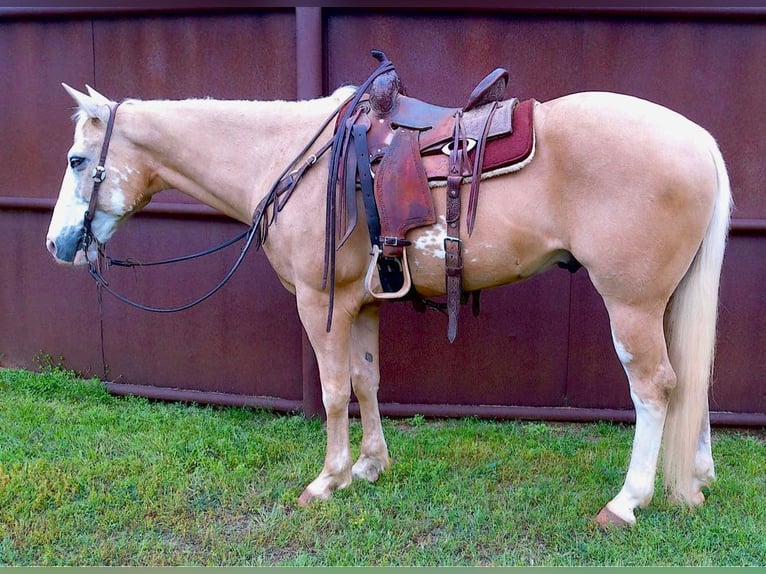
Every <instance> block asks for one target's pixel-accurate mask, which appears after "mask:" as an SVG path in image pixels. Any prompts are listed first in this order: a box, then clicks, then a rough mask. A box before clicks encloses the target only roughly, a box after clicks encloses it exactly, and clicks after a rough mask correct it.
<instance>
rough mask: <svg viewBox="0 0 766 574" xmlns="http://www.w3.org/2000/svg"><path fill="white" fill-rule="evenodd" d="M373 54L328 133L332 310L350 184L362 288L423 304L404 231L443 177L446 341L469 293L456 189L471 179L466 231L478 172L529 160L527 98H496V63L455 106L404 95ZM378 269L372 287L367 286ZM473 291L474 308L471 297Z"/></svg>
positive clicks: (425, 214)
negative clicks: (364, 237) (370, 67)
mask: <svg viewBox="0 0 766 574" xmlns="http://www.w3.org/2000/svg"><path fill="white" fill-rule="evenodd" d="M372 55H373V56H374V57H375V58H376V59H377V60H378V61H379V62H380V65H379V67H378V69H377V70H376V71H375V72H374V73H373V74H372V75H371V76H370V78H369V79H368V80H367V81H366V82H365V83H364V84H363V85H362V86H360V87H359V88H358V89H357V91H356V93H355V95H354V97H352V98H351V99H350V100H349V102H348V103H347V104H346V105H345V107H344V108H343V109H342V110H341V112H340V114H339V118H338V120H337V123H336V132H335V136H334V140H333V148H332V155H331V160H330V161H331V168H330V177H329V181H328V204H327V207H328V211H327V226H328V228H327V244H326V245H325V281H327V278H328V272H329V274H330V281H331V286H330V288H331V303H330V305H331V306H330V316H331V314H332V287H333V285H332V284H333V283H334V260H335V257H334V252H335V250H336V249H337V248H339V247H340V246H341V245H343V243H344V242H345V241H346V239H347V238H348V237H349V235H350V234H351V232H352V231H353V230H354V228H355V227H356V224H357V220H358V216H357V209H356V206H357V202H356V192H357V189H359V190H360V191H361V194H362V198H363V203H364V208H365V215H366V220H367V227H368V230H369V235H370V243H371V245H372V252H371V259H370V265H369V268H368V270H367V275H366V278H365V284H366V287H367V289H368V291H369V292H370V293H371V294H372V295H373V296H374V297H375V298H377V299H387V300H390V299H404V298H412V299H413V302H418V301H420V302H421V304H420V307H421V308H425V307H424V305H423V304H422V299H419V298H418V297H417V296H416V294H415V293H414V290H413V288H412V281H411V277H410V270H409V266H408V263H407V251H406V249H405V247H407V246H408V245H410V242H409V241H408V240H407V239H406V238H405V236H406V234H407V232H408V231H409V230H411V229H414V228H417V227H420V226H426V225H433V224H435V223H436V213H435V210H434V205H433V198H432V195H431V187H437V186H444V185H445V184H446V198H447V199H446V226H447V236H446V237H445V239H444V251H445V272H446V294H447V297H446V298H447V302H446V310H447V316H448V320H449V322H448V329H447V337H448V339H449V341H450V342H453V341H454V340H455V337H456V336H457V316H458V311H459V306H460V303H461V302H465V301H466V300H467V294H466V293H464V292H463V289H462V281H461V275H462V269H463V263H462V252H461V247H462V243H461V239H460V212H461V193H460V191H461V187H462V185H463V183H464V182H465V183H467V182H468V181H470V188H469V191H468V206H467V218H466V226H467V232H468V234H469V235H470V234H471V233H472V231H473V228H474V224H475V220H476V206H477V203H478V197H479V183H480V181H481V176H482V174H486V173H487V172H489V171H492V170H497V169H502V168H505V167H507V166H509V165H513V164H518V163H519V162H521V161H522V160H525V159H531V154H532V151H533V134H532V131H533V130H532V111H533V107H534V101H533V100H527V101H525V102H522V103H519V101H518V100H517V99H516V98H511V99H505V100H503V97H504V95H505V91H506V86H507V83H508V77H509V74H508V72H507V71H506V70H505V69H503V68H497V69H495V70H493V71H492V72H491V73H490V74H489V75H487V76H486V77H485V78H484V79H483V80H482V81H481V82H479V84H478V85H477V86H476V88H475V89H474V90H473V91H472V92H471V95H470V96H469V97H468V101H467V102H466V104H465V105H464V106H463V107H462V108H446V107H441V106H436V105H433V104H429V103H426V102H423V101H421V100H418V99H415V98H411V97H408V96H407V95H406V93H405V90H404V89H403V87H402V83H401V80H400V79H399V76H398V74H397V73H396V70H395V69H394V67H393V64H392V63H391V61H390V60H389V59H388V58H387V57H386V55H385V54H384V53H383V52H380V51H373V52H372ZM514 128H515V129H514ZM376 276H377V278H378V281H379V283H380V285H381V289H380V290H378V291H376V290H375V289H374V287H373V285H374V283H375V281H374V278H375V277H376ZM474 295H475V298H474V312H475V313H476V312H478V297H476V295H478V294H477V293H476V294H474ZM416 307H418V305H417V304H416ZM329 326H330V318H328V329H329Z"/></svg>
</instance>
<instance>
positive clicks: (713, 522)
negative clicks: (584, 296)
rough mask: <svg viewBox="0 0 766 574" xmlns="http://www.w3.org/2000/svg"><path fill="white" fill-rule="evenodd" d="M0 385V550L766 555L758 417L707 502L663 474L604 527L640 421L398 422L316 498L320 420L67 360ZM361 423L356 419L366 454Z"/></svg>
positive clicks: (57, 557)
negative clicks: (602, 515)
mask: <svg viewBox="0 0 766 574" xmlns="http://www.w3.org/2000/svg"><path fill="white" fill-rule="evenodd" d="M0 391H1V392H2V400H1V401H0V425H2V431H3V439H2V440H1V441H0V564H5V565H26V566H40V565H140V566H160V565H210V566H221V565H228V566H244V565H283V566H308V565H313V566H318V565H370V566H415V565H418V566H433V565H465V566H476V565H493V566H500V565H510V566H528V565H538V566H616V565H623V566H629V565H630V566H643V565H678V566H702V565H705V566H756V565H758V566H763V565H764V564H766V432H765V431H764V430H763V429H760V430H757V431H753V430H749V431H747V432H745V431H737V430H732V429H720V428H716V429H714V432H713V454H714V456H715V458H716V462H717V473H718V480H717V481H716V482H715V483H714V484H713V485H712V486H711V487H710V489H709V491H708V492H707V495H708V502H707V504H706V505H705V506H704V507H702V508H700V509H697V510H696V511H688V510H685V509H683V508H680V507H677V506H674V505H670V504H668V503H667V502H666V501H665V500H664V497H663V495H662V488H661V485H660V484H659V481H658V486H657V495H656V496H655V499H654V501H653V503H652V504H651V506H650V507H649V508H647V509H644V510H640V511H638V513H637V517H638V525H637V526H635V527H633V528H631V529H627V530H617V529H609V530H607V531H602V530H600V529H599V528H598V527H597V526H596V525H595V523H594V521H593V519H592V517H593V515H595V513H596V512H597V511H598V510H599V509H600V508H601V506H603V504H604V503H605V502H607V501H608V500H609V498H611V496H613V495H614V494H615V493H616V492H617V491H618V490H619V488H620V486H621V484H622V480H623V478H624V474H625V469H626V466H627V460H628V455H629V451H630V444H631V439H632V431H633V429H632V427H631V426H628V425H617V424H607V423H592V424H546V423H535V422H515V421H512V422H497V421H481V420H477V419H460V420H436V421H433V420H427V419H424V418H423V417H419V416H418V417H413V418H409V419H403V420H395V419H385V420H384V423H383V424H384V429H385V431H386V436H387V439H388V443H389V448H390V451H391V456H392V460H393V463H394V465H393V467H392V469H391V470H390V471H388V472H387V473H385V474H383V475H382V476H381V478H380V480H379V481H378V483H377V484H374V485H371V484H367V483H364V482H357V481H355V482H354V483H353V484H352V485H351V486H350V487H349V488H348V489H346V490H343V491H340V492H338V493H336V494H335V495H334V496H333V497H332V498H331V499H330V500H329V501H327V502H320V503H318V504H314V505H313V506H311V507H310V508H307V509H303V508H298V507H297V506H296V500H297V498H298V496H299V495H300V493H301V491H302V489H303V487H304V486H305V485H306V484H307V483H308V482H309V481H310V480H312V479H313V478H314V477H315V476H316V474H318V472H319V470H320V468H321V464H322V460H323V457H324V441H325V439H324V431H323V428H322V423H321V422H320V421H318V420H305V419H304V418H303V417H302V416H300V415H285V414H276V413H271V412H268V411H264V410H254V409H245V408H215V407H209V406H195V405H188V404H178V403H162V402H152V401H148V400H146V399H141V398H137V397H115V396H111V395H109V394H108V393H107V392H106V391H105V389H104V387H103V385H102V384H101V383H100V382H99V381H98V380H95V379H93V380H81V379H79V378H77V377H76V376H74V375H73V374H71V373H69V372H66V371H64V370H61V369H56V368H49V369H46V370H45V371H44V372H42V373H31V372H28V371H17V370H0ZM360 436H361V425H360V424H359V422H358V421H357V420H352V428H351V437H352V448H353V449H354V452H357V449H358V444H359V440H360Z"/></svg>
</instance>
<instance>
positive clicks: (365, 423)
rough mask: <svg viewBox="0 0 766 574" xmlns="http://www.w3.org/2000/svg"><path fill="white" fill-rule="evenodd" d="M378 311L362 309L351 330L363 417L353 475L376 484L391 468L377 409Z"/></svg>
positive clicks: (370, 307) (356, 387) (376, 307)
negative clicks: (359, 446)
mask: <svg viewBox="0 0 766 574" xmlns="http://www.w3.org/2000/svg"><path fill="white" fill-rule="evenodd" d="M378 311H379V305H376V304H373V305H368V306H366V307H363V308H362V310H361V311H360V313H359V315H358V316H357V318H356V320H355V321H354V323H353V325H352V326H351V382H352V384H353V385H354V393H355V394H356V398H357V399H358V400H359V414H360V416H361V417H362V448H361V452H360V454H359V459H358V460H357V461H356V463H355V464H354V466H353V469H352V473H353V475H354V477H355V478H363V479H365V480H369V481H370V482H375V481H376V480H378V476H380V473H381V472H383V471H384V470H386V469H387V468H388V467H389V466H390V464H391V462H390V460H389V458H388V446H387V445H386V439H385V437H384V436H383V426H382V425H381V423H380V409H379V407H378V385H379V383H380V356H379V352H378V348H379V344H378V341H379V339H380V320H379V312H378Z"/></svg>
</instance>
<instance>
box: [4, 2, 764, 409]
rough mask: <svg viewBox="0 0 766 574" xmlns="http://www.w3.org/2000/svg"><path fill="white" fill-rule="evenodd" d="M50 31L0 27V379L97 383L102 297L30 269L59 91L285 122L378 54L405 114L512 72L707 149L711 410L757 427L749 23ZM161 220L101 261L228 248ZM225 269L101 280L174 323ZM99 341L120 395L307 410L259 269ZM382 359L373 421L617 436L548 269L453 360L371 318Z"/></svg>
mask: <svg viewBox="0 0 766 574" xmlns="http://www.w3.org/2000/svg"><path fill="white" fill-rule="evenodd" d="M52 10H54V11H55V9H52ZM56 14H57V16H58V18H57V19H54V18H51V17H46V14H45V10H37V11H34V13H32V12H30V13H28V14H25V13H22V12H14V13H13V14H11V17H8V14H4V13H3V12H2V10H0V54H1V55H3V57H0V89H1V90H2V92H3V94H4V98H3V101H2V102H0V118H2V120H0V121H2V132H3V134H4V135H5V136H6V137H7V138H8V139H9V140H10V141H13V142H14V143H15V145H14V146H8V147H7V149H6V151H5V153H4V154H2V156H0V245H2V247H0V256H1V257H2V259H3V261H4V264H3V267H2V268H1V272H2V283H1V284H0V305H1V306H2V307H1V308H3V314H2V316H0V364H14V365H23V366H34V362H35V359H34V356H35V355H38V354H40V353H41V352H42V353H49V354H50V355H52V356H53V358H54V360H55V359H57V358H58V357H59V356H63V357H64V358H65V359H66V364H67V366H70V367H72V368H77V369H80V370H83V371H85V372H86V374H101V369H102V364H101V346H100V344H101V341H100V335H99V324H100V323H99V315H98V306H97V301H96V293H95V287H94V286H93V285H92V283H91V282H90V279H89V278H88V277H87V275H86V274H85V273H84V272H75V271H72V270H71V269H65V268H62V267H57V266H55V265H53V264H52V262H51V261H50V258H49V256H48V254H47V253H46V252H45V249H44V246H43V238H44V233H45V227H46V226H47V222H48V218H49V214H50V212H49V208H50V206H51V205H52V202H51V200H52V198H53V197H54V196H55V193H56V190H57V189H58V186H59V183H60V180H61V173H62V170H63V168H64V162H63V157H64V153H65V152H66V149H67V148H68V147H69V145H70V142H71V135H72V125H71V122H70V120H69V118H68V115H69V114H68V113H67V110H69V109H70V108H71V105H72V103H71V101H70V100H69V98H68V96H67V95H66V94H65V93H64V91H63V90H62V89H61V87H60V82H61V81H66V82H67V83H70V84H71V85H73V86H75V87H80V88H82V86H83V84H85V83H86V82H87V83H89V84H90V85H93V86H95V87H96V88H98V89H99V90H101V91H103V92H104V93H105V94H106V95H108V96H111V97H113V98H123V97H139V98H144V99H147V98H185V97H207V96H210V97H216V98H230V99H237V98H253V99H271V98H286V99H294V98H296V97H311V96H312V95H315V94H317V93H318V91H319V90H320V89H321V86H320V83H321V82H320V80H321V79H322V78H323V83H324V86H323V88H324V92H325V93H329V92H330V91H332V90H333V89H334V88H336V87H337V86H339V85H341V84H344V83H359V82H361V81H363V80H364V79H366V78H367V76H368V75H369V73H370V71H371V70H372V69H373V68H374V67H375V62H374V60H373V59H372V58H371V57H370V56H369V50H370V49H373V48H378V49H383V50H385V51H386V53H387V54H388V56H389V57H390V58H391V59H392V60H393V61H394V63H395V64H396V67H397V70H398V71H399V74H400V76H401V77H402V80H403V82H404V85H405V87H406V88H407V90H408V91H409V93H410V95H414V96H417V97H421V98H423V99H427V100H430V101H432V102H434V103H438V104H442V105H451V106H459V105H462V103H463V102H464V100H465V98H466V97H467V95H468V93H469V92H470V91H471V89H472V88H473V87H474V86H475V84H476V83H477V82H478V81H479V80H480V79H481V78H482V77H483V76H484V75H485V74H486V73H487V72H489V71H490V70H491V69H492V68H494V67H496V66H504V67H506V68H508V69H509V70H510V72H511V83H510V86H509V93H511V94H513V95H517V96H518V97H521V98H527V97H534V98H537V99H539V100H546V99H551V98H554V97H557V96H559V95H563V94H565V93H570V92H574V91H582V90H589V89H598V90H613V91H621V92H626V93H631V94H634V95H638V96H642V97H646V98H648V99H651V100H654V101H657V102H659V103H663V104H665V105H667V106H668V107H671V108H673V109H676V110H677V111H679V112H680V113H682V114H684V115H687V116H688V117H690V118H691V119H693V120H695V121H697V122H698V123H700V124H701V125H703V126H704V127H706V128H708V129H709V130H710V131H711V132H712V133H713V134H714V135H715V136H716V138H717V139H718V141H719V142H720V144H721V147H722V150H723V153H724V156H725V158H726V159H727V161H728V164H729V167H730V174H731V180H732V185H733V189H734V195H735V200H736V203H737V208H736V210H735V213H734V215H735V218H736V219H735V228H734V232H733V233H732V238H731V242H730V248H729V251H728V252H727V256H726V262H725V268H724V278H723V285H722V305H721V324H720V337H719V353H718V362H717V371H716V385H715V386H714V388H713V389H712V392H711V399H712V403H711V404H712V407H713V409H714V410H722V411H733V412H736V413H741V416H740V418H739V419H736V420H745V419H747V417H748V416H751V415H752V416H751V418H750V419H747V420H762V418H763V414H764V413H766V387H765V383H764V378H763V376H762V372H763V370H764V369H763V368H762V367H763V365H762V362H763V360H762V359H761V358H762V357H764V356H766V353H764V351H766V349H765V348H764V342H763V341H764V340H765V339H764V338H763V337H762V335H761V333H762V332H763V330H764V329H763V327H764V325H763V324H762V323H763V321H762V320H761V319H760V318H761V317H764V316H766V314H764V313H763V302H762V298H761V297H760V296H759V293H760V291H761V288H760V286H761V285H762V284H763V279H764V277H762V275H763V273H762V272H761V271H762V270H763V268H764V266H763V264H762V261H763V255H764V254H763V249H764V234H765V232H766V195H765V194H766V191H764V189H763V185H762V182H763V181H764V179H766V173H764V170H765V169H766V168H765V167H764V162H763V160H762V158H763V156H764V152H766V149H764V148H765V147H766V140H764V138H763V137H762V135H761V132H762V129H761V128H762V126H763V125H766V121H764V120H766V105H764V103H763V97H762V94H763V91H764V86H766V68H764V66H763V65H762V62H763V61H764V60H765V59H766V20H765V19H764V14H762V13H757V14H756V13H753V14H749V13H748V14H745V15H742V16H740V15H737V14H734V13H732V14H729V13H726V14H724V16H725V18H719V17H717V15H716V14H717V13H716V14H708V13H696V12H695V13H692V14H691V15H689V14H680V13H673V12H668V13H665V14H662V13H659V12H656V11H655V12H652V13H647V12H646V11H644V10H639V9H634V10H633V11H630V12H625V13H623V12H620V11H619V10H616V11H613V13H609V11H606V10H602V11H598V12H591V13H586V12H582V11H580V12H578V11H577V10H569V11H558V12H556V11H555V10H539V9H528V10H527V11H525V12H518V11H514V10H511V9H498V10H489V9H483V10H479V11H464V10H424V9H419V10H408V9H397V10H364V9H331V8H324V9H321V10H320V9H317V8H299V9H268V10H266V9H264V10H258V9H242V10H233V9H221V10H208V11H204V12H203V11H194V10H183V11H180V12H179V11H173V10H170V9H167V10H165V11H162V10H161V9H158V10H154V11H152V12H151V13H142V12H141V11H140V10H131V9H121V10H117V11H116V12H114V13H111V12H110V10H109V9H83V10H76V9H73V10H66V11H61V10H59V11H58V12H56ZM722 14H723V12H722ZM4 16H5V18H4V19H3V17H4ZM752 16H755V17H752ZM298 34H300V37H298V38H296V35H298ZM320 34H321V35H320ZM322 36H323V37H322ZM7 54H13V57H6V56H5V55H7ZM310 63H311V65H309V64H310ZM320 64H321V67H322V69H321V70H317V69H316V67H317V66H318V65H320ZM639 152H640V150H637V153H639ZM42 198H51V200H45V199H42ZM155 202H156V204H157V205H154V206H150V209H149V211H150V212H151V213H150V214H148V215H139V216H137V217H136V218H134V219H133V220H132V221H131V222H129V224H127V225H126V227H125V229H124V230H123V231H122V232H121V233H120V234H118V236H117V238H116V239H115V240H114V241H113V245H110V253H112V254H113V255H130V256H140V257H142V258H146V259H153V258H160V257H164V256H167V255H176V254H178V253H186V252H189V251H193V250H194V249H196V248H198V247H204V246H208V245H209V244H210V243H211V242H213V241H215V240H219V239H223V238H225V237H228V236H230V235H233V234H234V233H236V232H237V231H238V230H239V229H241V226H240V225H239V224H236V223H233V222H230V221H228V220H226V219H225V218H222V217H219V216H215V215H212V214H211V213H210V212H209V211H205V210H204V209H200V210H192V211H191V212H189V211H188V210H185V209H186V208H187V207H188V208H191V207H193V206H191V205H187V206H179V203H185V204H188V203H189V202H191V200H189V199H187V198H185V197H184V196H182V195H180V194H179V193H177V192H164V193H163V194H161V195H160V196H158V198H157V199H156V200H155ZM181 208H184V209H181ZM234 249H236V248H234ZM230 261H231V254H228V253H224V254H220V255H216V256H213V258H212V259H211V260H210V261H206V262H197V263H191V264H188V267H187V266H184V267H185V268H179V269H169V270H158V271H146V270H141V271H133V270H130V271H125V270H112V273H111V277H112V278H113V281H114V284H115V286H119V287H121V288H124V289H125V290H126V292H127V293H129V294H133V295H135V296H136V297H137V298H140V299H142V300H147V301H150V302H154V303H157V304H175V303H178V302H179V301H181V302H183V301H186V300H188V298H189V297H192V296H193V295H196V294H199V293H201V292H202V291H204V290H205V289H206V288H208V287H209V286H211V285H212V284H213V283H214V282H215V280H216V279H217V278H218V277H220V276H221V275H222V273H224V272H225V270H226V266H227V263H229V262H230ZM103 320H104V322H103V325H104V356H105V359H106V363H107V364H108V367H109V369H110V370H109V374H110V377H111V378H113V379H114V380H116V382H117V384H116V385H113V386H112V387H111V388H112V389H113V390H114V391H115V392H137V393H139V394H146V395H149V396H156V397H159V398H183V399H184V400H199V401H201V402H205V401H207V402H221V403H226V404H273V405H274V406H276V407H277V408H283V409H294V408H299V407H300V406H301V405H302V406H303V408H304V409H305V410H306V411H307V412H314V413H316V412H319V411H320V410H321V405H320V403H319V392H318V374H317V371H316V365H315V363H314V362H313V356H312V353H311V351H310V349H308V348H307V346H306V339H305V336H304V335H302V329H301V327H300V324H299V322H298V319H297V314H296V312H295V304H294V299H293V297H292V296H291V295H289V294H288V293H287V292H286V291H284V290H283V288H282V287H281V286H280V285H279V283H278V281H277V280H276V277H275V275H274V273H273V271H272V270H271V269H270V268H269V266H268V263H267V261H266V259H265V257H264V256H263V255H262V254H259V255H257V256H255V257H251V258H249V259H248V261H247V263H246V264H245V266H244V267H243V268H242V269H241V270H240V272H239V273H238V274H237V275H236V276H235V278H234V280H233V281H232V283H231V284H230V285H229V286H228V287H227V288H225V289H224V291H223V292H221V293H219V294H218V295H217V296H216V297H214V298H213V299H212V300H211V301H209V302H208V303H205V304H204V305H203V306H201V307H199V308H198V309H195V310H192V311H187V312H185V313H183V314H181V315H176V316H160V315H149V314H146V313H142V312H137V311H133V310H130V309H128V308H126V307H125V306H123V305H122V304H120V303H118V302H116V301H114V300H112V299H110V298H109V297H108V296H106V299H105V305H104V316H103ZM381 342H382V349H381V354H382V357H381V363H382V368H381V371H382V383H381V391H380V399H381V402H382V407H383V411H384V413H387V414H400V415H401V414H412V413H414V412H427V413H428V414H436V415H449V414H480V415H482V416H484V415H486V416H514V417H516V416H521V417H525V418H530V417H532V418H534V417H546V418H575V419H588V418H593V417H606V418H613V419H615V420H629V418H630V412H631V411H630V409H631V408H632V405H631V403H630V397H629V394H628V386H627V382H626V380H625V375H624V373H623V372H622V368H621V366H620V364H619V361H618V360H617V358H616V355H615V352H614V350H613V349H612V346H611V336H610V332H609V325H608V318H607V315H606V311H605V309H604V306H603V303H602V302H601V299H600V297H599V296H598V295H597V294H596V293H595V290H594V289H593V287H592V285H591V284H590V282H589V280H588V277H587V273H586V272H584V271H580V272H579V273H578V274H576V275H574V276H570V275H569V274H568V273H566V272H564V271H561V270H557V269H555V270H551V271H549V272H547V273H545V274H543V275H541V276H539V277H536V278H533V279H532V280H529V281H526V282H524V283H520V284H516V285H511V286H505V287H501V288H496V289H493V290H490V291H487V292H485V293H484V294H483V295H482V314H481V316H480V317H478V318H474V317H472V316H471V313H470V309H469V308H467V307H466V308H464V309H463V310H462V312H461V318H460V334H459V338H458V341H457V343H456V344H455V345H449V344H448V343H447V341H446V320H445V318H444V317H443V316H441V315H440V314H438V313H434V312H430V311H429V312H428V313H426V314H425V315H422V314H418V313H416V312H415V311H414V310H413V309H411V307H410V306H409V305H408V304H387V305H384V307H383V310H382V336H381ZM254 397H255V399H254ZM258 397H276V398H275V399H273V401H272V399H267V400H264V401H261V400H260V399H259V398H258ZM259 401H260V402H259ZM268 401H272V402H271V403H269V402H268ZM594 409H595V410H594ZM742 417H745V418H742ZM752 417H755V418H752ZM758 417H761V418H758ZM724 418H725V417H724ZM719 420H721V419H720V417H719ZM726 420H727V421H729V422H731V421H732V420H734V419H731V418H726Z"/></svg>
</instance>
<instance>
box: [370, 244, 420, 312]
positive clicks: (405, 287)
mask: <svg viewBox="0 0 766 574" xmlns="http://www.w3.org/2000/svg"><path fill="white" fill-rule="evenodd" d="M380 254H381V250H380V247H379V246H378V245H373V246H372V253H371V257H370V265H369V267H368V268H367V275H366V276H365V278H364V286H365V288H366V289H367V292H368V293H369V294H370V295H372V296H373V297H375V298H376V299H400V298H402V297H404V296H405V295H407V293H409V292H410V289H411V288H412V278H411V277H410V266H409V264H408V263H407V250H406V249H404V250H402V275H403V278H404V282H403V284H402V287H401V289H399V290H398V291H391V292H390V293H389V292H386V291H380V292H378V293H376V292H375V291H373V290H372V278H373V276H375V275H376V274H377V271H378V257H380ZM378 282H380V277H378Z"/></svg>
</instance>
